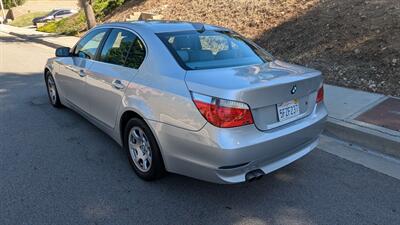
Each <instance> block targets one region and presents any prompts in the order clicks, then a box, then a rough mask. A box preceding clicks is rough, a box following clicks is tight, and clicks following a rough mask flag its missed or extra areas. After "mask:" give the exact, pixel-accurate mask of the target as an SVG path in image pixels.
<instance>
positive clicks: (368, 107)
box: [0, 25, 400, 159]
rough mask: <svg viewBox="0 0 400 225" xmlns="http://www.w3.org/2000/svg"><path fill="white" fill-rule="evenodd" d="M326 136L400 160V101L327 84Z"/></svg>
mask: <svg viewBox="0 0 400 225" xmlns="http://www.w3.org/2000/svg"><path fill="white" fill-rule="evenodd" d="M0 32H5V33H8V34H11V35H14V36H17V37H20V38H22V39H25V40H28V41H33V42H37V43H40V44H43V45H46V46H49V47H52V48H57V47H61V46H67V47H73V45H75V43H76V42H77V41H78V40H79V38H77V37H71V36H63V35H57V34H48V33H43V32H38V31H35V30H34V29H26V28H18V27H12V26H8V25H2V26H1V25H0ZM324 87H325V104H326V106H327V108H328V111H329V117H328V122H327V125H326V130H325V132H324V134H325V135H328V136H331V137H335V138H338V139H341V140H344V141H347V142H350V143H354V144H357V145H359V146H361V147H365V148H368V149H371V150H375V151H377V152H379V153H383V154H385V155H389V156H391V157H396V158H399V159H400V99H399V98H393V97H388V96H384V95H380V94H374V93H369V92H364V91H358V90H353V89H349V88H343V87H338V86H332V85H325V86H324Z"/></svg>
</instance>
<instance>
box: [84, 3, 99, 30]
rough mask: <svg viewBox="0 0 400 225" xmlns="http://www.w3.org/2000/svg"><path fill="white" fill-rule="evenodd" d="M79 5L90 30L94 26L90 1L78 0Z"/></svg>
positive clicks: (94, 21) (94, 18) (94, 19)
mask: <svg viewBox="0 0 400 225" xmlns="http://www.w3.org/2000/svg"><path fill="white" fill-rule="evenodd" d="M80 3H81V7H82V8H83V11H84V12H85V16H86V23H87V26H88V29H91V28H93V27H94V26H96V17H95V15H94V12H93V7H92V0H80Z"/></svg>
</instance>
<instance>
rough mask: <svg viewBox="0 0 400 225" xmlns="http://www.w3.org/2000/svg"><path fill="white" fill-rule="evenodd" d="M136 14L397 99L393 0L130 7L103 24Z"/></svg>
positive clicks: (150, 0)
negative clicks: (218, 35) (218, 36)
mask: <svg viewBox="0 0 400 225" xmlns="http://www.w3.org/2000/svg"><path fill="white" fill-rule="evenodd" d="M137 11H145V12H153V13H157V14H161V15H163V17H164V19H170V20H186V21H197V22H205V23H209V24H215V25H220V26H224V27H228V28H231V29H233V30H235V31H237V32H239V33H241V34H242V35H244V36H246V37H249V38H252V39H253V40H255V41H256V42H257V43H259V44H260V45H261V46H263V47H264V48H266V49H267V50H269V51H270V52H271V53H272V54H274V55H275V56H276V57H278V58H280V59H284V60H286V61H289V62H292V63H297V64H302V65H307V66H310V67H314V68H317V69H319V70H321V71H322V72H323V74H324V78H325V81H326V82H327V83H330V84H335V85H340V86H346V87H352V88H358V89H362V90H368V91H373V92H380V93H385V94H390V95H396V96H400V1H399V0H229V1H227V0H196V1H190V0H130V1H126V2H125V4H123V5H122V6H120V7H118V8H116V9H115V10H110V11H109V12H111V13H109V14H107V13H106V14H104V15H106V16H105V17H103V18H102V19H101V20H102V21H103V22H111V21H124V20H125V19H127V18H128V17H129V15H130V14H132V13H133V12H137Z"/></svg>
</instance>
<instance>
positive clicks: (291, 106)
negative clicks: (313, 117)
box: [277, 99, 300, 121]
mask: <svg viewBox="0 0 400 225" xmlns="http://www.w3.org/2000/svg"><path fill="white" fill-rule="evenodd" d="M277 109H278V119H279V121H284V120H287V119H290V118H293V117H295V116H297V115H299V114H300V106H299V100H297V99H294V100H291V101H288V102H283V103H281V104H277Z"/></svg>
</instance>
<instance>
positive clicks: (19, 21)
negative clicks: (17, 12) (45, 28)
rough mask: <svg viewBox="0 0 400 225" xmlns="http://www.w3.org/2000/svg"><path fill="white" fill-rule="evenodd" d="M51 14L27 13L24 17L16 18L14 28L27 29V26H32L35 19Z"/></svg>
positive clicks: (13, 23) (13, 22)
mask: <svg viewBox="0 0 400 225" xmlns="http://www.w3.org/2000/svg"><path fill="white" fill-rule="evenodd" d="M47 13H49V12H32V13H27V14H24V15H22V16H19V17H18V18H16V19H15V20H13V21H12V22H11V25H12V26H16V27H26V26H30V25H32V20H33V18H35V17H39V16H44V15H46V14H47Z"/></svg>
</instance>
